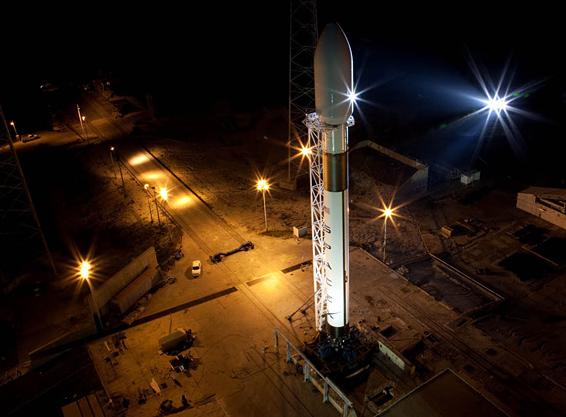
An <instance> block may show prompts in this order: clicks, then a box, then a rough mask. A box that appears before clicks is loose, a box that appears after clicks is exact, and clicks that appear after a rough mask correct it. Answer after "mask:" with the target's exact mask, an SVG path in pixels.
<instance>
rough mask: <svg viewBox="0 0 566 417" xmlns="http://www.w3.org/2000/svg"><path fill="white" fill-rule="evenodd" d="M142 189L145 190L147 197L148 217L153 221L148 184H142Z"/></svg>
mask: <svg viewBox="0 0 566 417" xmlns="http://www.w3.org/2000/svg"><path fill="white" fill-rule="evenodd" d="M143 189H144V190H145V196H146V198H147V208H148V209H149V218H150V219H151V223H153V213H152V212H151V200H150V198H149V184H144V185H143Z"/></svg>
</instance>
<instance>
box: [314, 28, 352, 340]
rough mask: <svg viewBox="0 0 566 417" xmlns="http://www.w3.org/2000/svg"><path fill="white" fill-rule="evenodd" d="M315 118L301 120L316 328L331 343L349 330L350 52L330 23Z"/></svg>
mask: <svg viewBox="0 0 566 417" xmlns="http://www.w3.org/2000/svg"><path fill="white" fill-rule="evenodd" d="M314 73H315V88H316V113H311V114H309V115H308V116H307V118H306V120H305V125H306V126H307V127H308V129H309V136H308V138H309V142H308V146H309V147H311V149H312V152H311V159H310V181H311V220H312V240H313V279H314V305H315V315H316V327H317V329H318V330H326V331H328V333H329V334H330V336H331V337H333V338H339V337H341V336H342V335H343V334H344V332H345V331H346V330H347V327H348V299H349V294H348V292H349V289H348V287H349V269H350V268H349V227H348V181H349V180H348V171H349V170H348V128H349V127H350V126H352V125H353V124H354V119H353V117H352V111H353V102H352V100H351V98H352V97H353V94H352V93H353V91H352V89H353V82H352V78H353V74H352V53H351V50H350V45H349V44H348V40H347V39H346V36H345V34H344V32H343V31H342V29H341V28H340V27H339V26H338V25H335V24H329V25H327V26H326V28H325V29H324V32H323V33H322V35H321V37H320V40H319V41H318V45H317V48H316V54H315V60H314Z"/></svg>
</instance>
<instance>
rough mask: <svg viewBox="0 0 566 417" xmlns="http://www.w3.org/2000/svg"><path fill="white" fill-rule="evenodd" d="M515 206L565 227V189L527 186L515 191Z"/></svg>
mask: <svg viewBox="0 0 566 417" xmlns="http://www.w3.org/2000/svg"><path fill="white" fill-rule="evenodd" d="M517 208H518V209H521V210H524V211H526V212H527V213H531V214H533V215H535V216H537V217H540V218H541V219H543V220H546V221H547V222H549V223H552V224H554V225H556V226H558V227H561V228H562V229H566V189H563V188H545V187H529V188H527V189H526V190H523V191H521V192H519V193H517Z"/></svg>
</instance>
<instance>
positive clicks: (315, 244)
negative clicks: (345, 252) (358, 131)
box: [303, 113, 354, 331]
mask: <svg viewBox="0 0 566 417" xmlns="http://www.w3.org/2000/svg"><path fill="white" fill-rule="evenodd" d="M303 124H304V125H305V127H307V128H308V142H307V145H306V146H307V147H309V148H310V149H311V154H310V156H309V161H310V164H309V173H310V191H311V192H310V194H311V230H312V233H311V234H312V272H313V281H314V311H315V323H316V329H317V330H318V331H320V330H323V327H324V324H325V323H326V315H327V291H326V287H327V285H328V283H327V281H326V268H327V264H326V262H325V254H324V253H325V249H326V247H325V243H324V234H325V233H326V230H327V229H326V228H327V227H326V226H325V224H324V182H323V169H322V168H323V167H322V153H323V150H322V149H323V143H322V137H323V136H324V135H323V134H322V132H323V131H324V129H325V128H328V127H325V125H324V123H322V122H321V120H320V119H319V117H318V114H316V113H310V114H308V115H307V117H306V119H303ZM353 125H354V118H353V117H352V116H350V117H349V118H348V122H347V126H348V127H351V126H353Z"/></svg>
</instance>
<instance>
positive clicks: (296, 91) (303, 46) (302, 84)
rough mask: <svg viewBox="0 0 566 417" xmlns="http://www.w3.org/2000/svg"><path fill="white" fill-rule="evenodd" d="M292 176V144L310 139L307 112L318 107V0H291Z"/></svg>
mask: <svg viewBox="0 0 566 417" xmlns="http://www.w3.org/2000/svg"><path fill="white" fill-rule="evenodd" d="M290 7H291V10H290V22H289V29H290V30H289V132H288V143H287V147H288V152H289V155H288V157H289V160H288V180H291V147H292V146H293V145H294V144H296V142H297V140H298V139H300V140H301V141H302V143H306V141H307V129H306V127H305V125H304V123H303V121H304V119H305V116H306V115H307V114H309V113H311V112H313V111H314V78H313V59H314V50H315V47H316V41H317V39H318V22H317V12H316V0H290Z"/></svg>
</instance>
